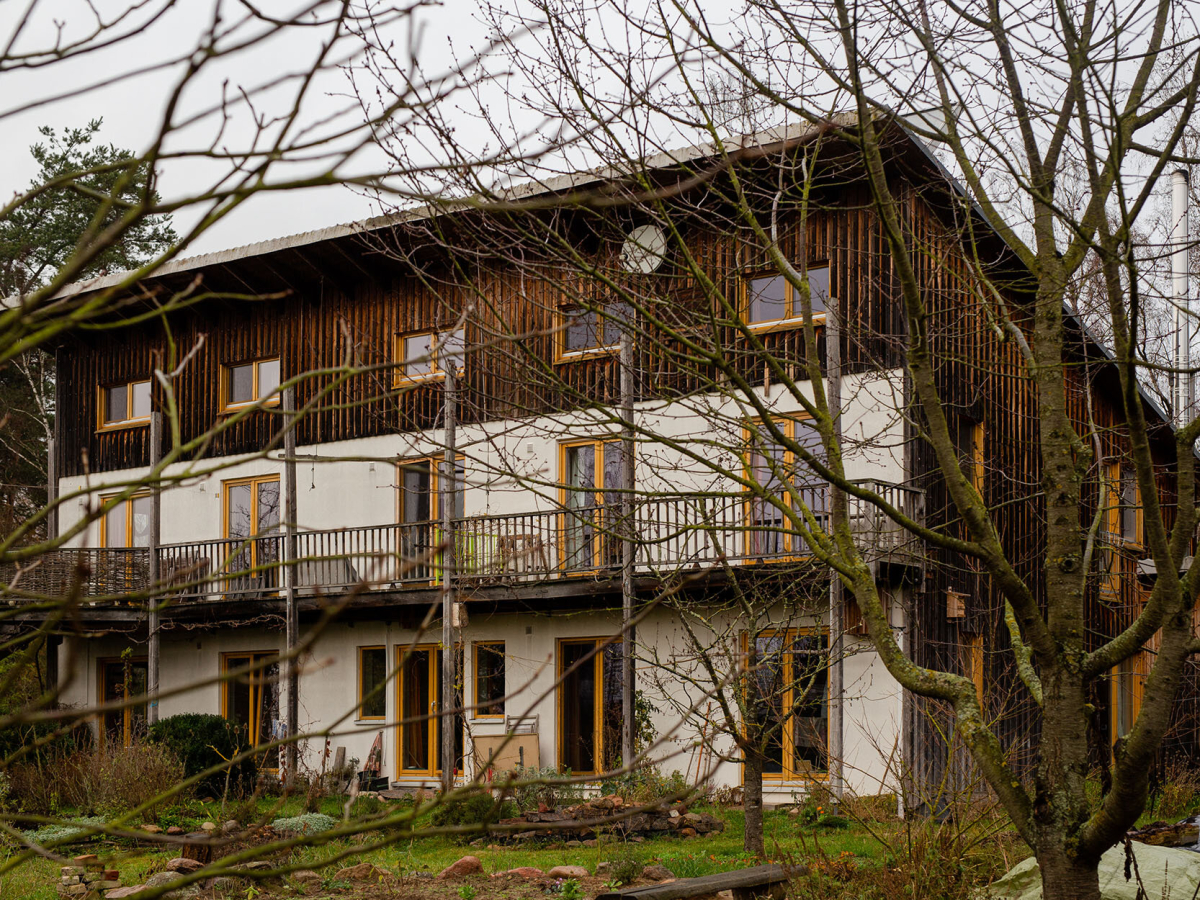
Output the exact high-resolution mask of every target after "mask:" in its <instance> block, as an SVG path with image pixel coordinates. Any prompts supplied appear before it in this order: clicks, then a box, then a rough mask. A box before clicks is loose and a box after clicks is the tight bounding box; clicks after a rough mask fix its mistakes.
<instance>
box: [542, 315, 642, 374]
mask: <svg viewBox="0 0 1200 900" xmlns="http://www.w3.org/2000/svg"><path fill="white" fill-rule="evenodd" d="M615 305H617V304H615V303H610V304H604V303H601V304H597V305H595V306H579V305H571V304H566V305H563V306H558V307H555V310H554V361H555V362H556V363H564V362H576V361H578V360H581V359H589V358H591V357H596V356H612V355H613V354H614V353H617V352H619V351H620V349H621V342H620V340H618V341H616V342H615V343H612V344H597V345H596V346H594V347H585V348H583V349H582V350H568V349H567V319H568V315H569V311H570V310H572V309H582V310H585V311H586V312H589V313H593V314H594V315H595V316H596V322H597V326H598V327H599V328H606V327H607V324H608V323H609V322H610V321H616V320H615V319H613V318H610V317H609V316H607V315H605V314H604V312H602V310H603V309H604V308H605V307H607V306H615ZM622 305H624V306H628V305H629V304H622ZM630 313H631V314H632V308H630ZM601 334H603V332H601Z"/></svg>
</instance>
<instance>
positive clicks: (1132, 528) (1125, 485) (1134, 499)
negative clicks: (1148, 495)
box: [1121, 469, 1140, 544]
mask: <svg viewBox="0 0 1200 900" xmlns="http://www.w3.org/2000/svg"><path fill="white" fill-rule="evenodd" d="M1138 505H1139V504H1138V485H1137V473H1136V472H1133V471H1131V470H1129V469H1122V470H1121V537H1122V538H1124V539H1125V541H1126V542H1128V543H1131V544H1132V543H1137V542H1138V539H1139V537H1140V535H1139V534H1138V521H1137V520H1138Z"/></svg>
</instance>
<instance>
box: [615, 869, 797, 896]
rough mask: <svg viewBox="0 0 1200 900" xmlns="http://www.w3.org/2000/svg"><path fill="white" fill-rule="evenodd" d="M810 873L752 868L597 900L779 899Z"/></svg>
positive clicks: (622, 892)
mask: <svg viewBox="0 0 1200 900" xmlns="http://www.w3.org/2000/svg"><path fill="white" fill-rule="evenodd" d="M807 874H808V869H807V868H806V867H805V866H795V867H792V866H789V867H787V868H784V867H783V866H780V865H767V866H752V867H751V868H749V869H738V870H736V871H734V872H718V873H717V874H716V875H703V876H701V877H699V878H680V879H678V880H676V881H666V882H663V883H662V884H652V885H649V886H647V887H640V888H631V889H630V890H627V891H610V892H609V893H606V894H598V895H597V896H596V900H688V898H692V897H703V896H705V895H707V894H716V893H718V892H719V891H732V892H733V896H734V900H750V898H753V897H767V896H769V897H776V898H778V897H782V896H783V894H784V889H785V888H786V886H787V883H788V881H789V880H790V879H792V878H795V877H797V876H800V875H807Z"/></svg>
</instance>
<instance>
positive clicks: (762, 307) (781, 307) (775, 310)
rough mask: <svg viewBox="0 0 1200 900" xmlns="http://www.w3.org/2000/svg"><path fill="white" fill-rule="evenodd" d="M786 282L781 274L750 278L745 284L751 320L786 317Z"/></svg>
mask: <svg viewBox="0 0 1200 900" xmlns="http://www.w3.org/2000/svg"><path fill="white" fill-rule="evenodd" d="M787 289H788V284H787V281H786V280H785V279H784V277H783V276H782V275H772V276H770V277H767V278H752V279H750V282H749V283H748V284H747V286H746V292H747V294H748V295H749V299H750V310H749V312H750V321H751V322H774V321H776V320H778V319H786V318H787Z"/></svg>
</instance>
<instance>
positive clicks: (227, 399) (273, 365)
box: [221, 357, 279, 409]
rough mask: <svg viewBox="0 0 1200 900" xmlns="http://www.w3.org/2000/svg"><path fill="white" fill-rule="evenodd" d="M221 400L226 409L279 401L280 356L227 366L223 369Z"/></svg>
mask: <svg viewBox="0 0 1200 900" xmlns="http://www.w3.org/2000/svg"><path fill="white" fill-rule="evenodd" d="M221 376H222V381H223V383H222V385H221V400H222V403H223V405H224V408H225V409H235V408H237V407H239V406H247V405H248V404H251V403H258V402H259V401H261V402H263V403H278V402H279V395H278V393H277V392H278V390H279V358H278V357H275V358H274V359H259V360H255V361H253V362H247V363H240V364H239V365H236V366H225V367H224V368H223V369H222V370H221Z"/></svg>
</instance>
